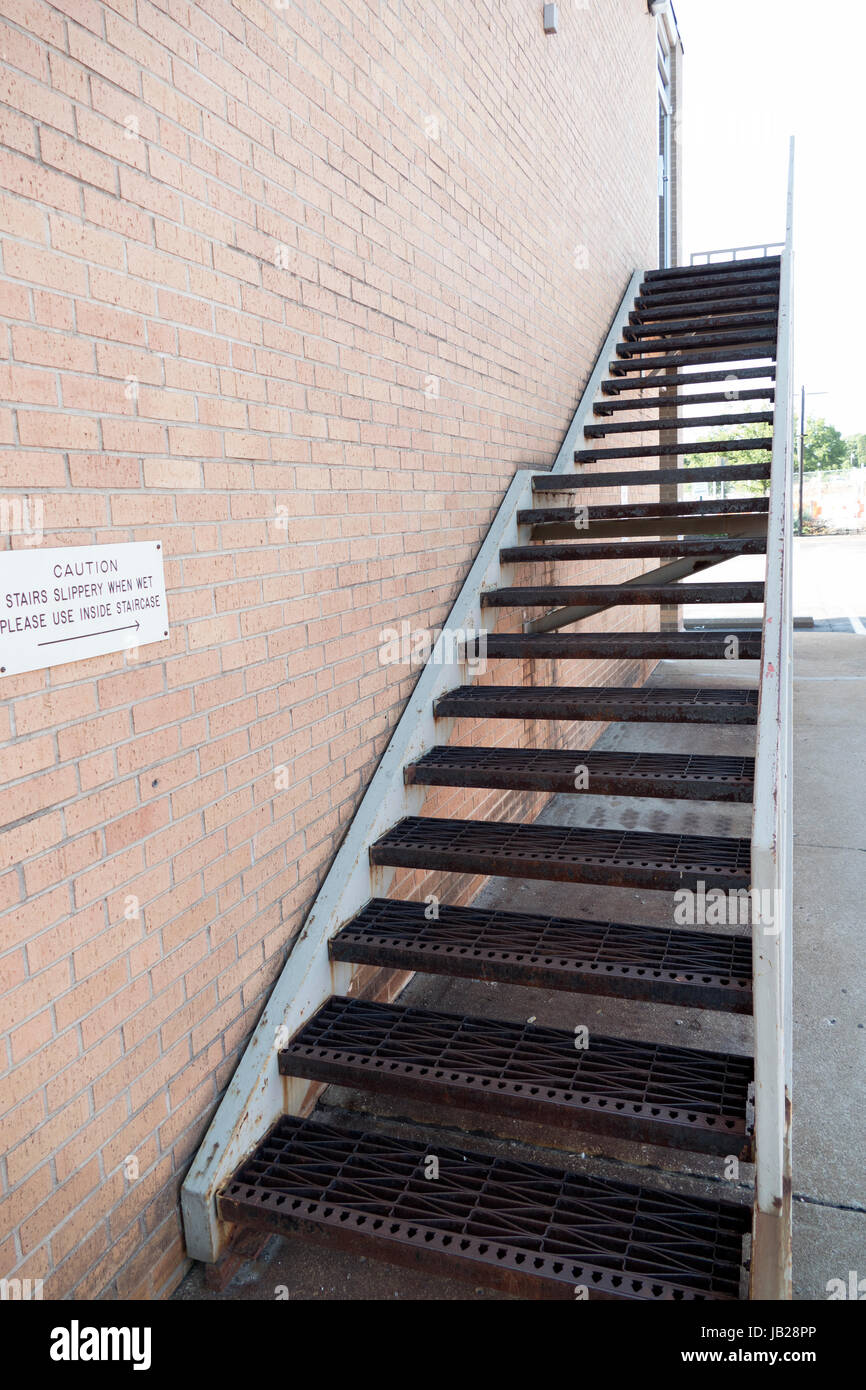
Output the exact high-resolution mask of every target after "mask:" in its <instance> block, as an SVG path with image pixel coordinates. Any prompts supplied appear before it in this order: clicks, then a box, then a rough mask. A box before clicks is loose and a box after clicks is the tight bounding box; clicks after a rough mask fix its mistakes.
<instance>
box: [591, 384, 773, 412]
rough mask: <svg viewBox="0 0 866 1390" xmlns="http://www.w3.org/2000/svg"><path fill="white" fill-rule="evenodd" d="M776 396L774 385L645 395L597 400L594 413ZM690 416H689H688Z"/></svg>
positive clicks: (709, 403)
mask: <svg viewBox="0 0 866 1390" xmlns="http://www.w3.org/2000/svg"><path fill="white" fill-rule="evenodd" d="M664 384H665V383H664V381H658V382H657V381H652V382H647V389H650V388H652V389H653V390H657V389H658V387H659V386H660V385H662V386H663V385H664ZM616 386H617V389H619V388H620V387H621V386H622V383H621V382H617V383H616ZM775 398H776V392H775V389H774V388H773V387H772V386H766V387H756V388H754V389H751V390H745V391H739V390H738V391H737V394H736V396H731V395H730V394H729V392H727V391H703V392H694V393H692V394H691V395H688V396H679V395H677V396H674V395H672V396H649V397H647V396H643V397H641V398H640V399H638V400H630V399H625V400H618V401H596V402H595V405H594V406H593V414H595V415H601V416H609V415H615V414H616V412H618V411H626V410H669V409H670V408H671V407H672V406H674V407H677V406H681V405H717V404H718V405H730V404H731V403H732V401H735V402H737V403H739V402H740V401H772V400H775ZM687 418H688V417H687Z"/></svg>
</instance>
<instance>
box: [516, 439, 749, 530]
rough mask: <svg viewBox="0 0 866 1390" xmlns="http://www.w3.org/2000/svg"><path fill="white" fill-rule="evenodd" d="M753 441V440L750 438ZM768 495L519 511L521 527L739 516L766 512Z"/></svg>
mask: <svg viewBox="0 0 866 1390" xmlns="http://www.w3.org/2000/svg"><path fill="white" fill-rule="evenodd" d="M749 442H750V443H752V442H753V441H751V440H750V441H749ZM768 508H769V498H768V497H703V498H700V499H699V500H697V501H694V502H679V501H678V502H619V503H611V504H610V505H609V506H589V507H584V508H582V509H580V508H579V505H578V506H577V507H574V506H572V507H522V508H521V509H520V511H518V513H517V520H518V523H519V524H520V525H521V526H543V525H545V524H550V523H553V522H561V521H562V522H566V523H571V524H574V523H575V522H576V521H579V520H582V519H584V518H585V519H586V520H587V521H627V520H628V519H629V518H630V517H659V516H666V517H692V516H716V515H723V516H738V515H740V514H750V513H755V512H767V510H768Z"/></svg>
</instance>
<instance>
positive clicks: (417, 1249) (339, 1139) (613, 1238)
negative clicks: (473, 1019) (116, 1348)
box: [219, 1116, 750, 1302]
mask: <svg viewBox="0 0 866 1390" xmlns="http://www.w3.org/2000/svg"><path fill="white" fill-rule="evenodd" d="M429 1152H430V1145H429V1142H428V1143H419V1142H418V1141H416V1140H411V1139H407V1138H403V1137H402V1136H401V1137H395V1136H392V1135H386V1134H379V1133H363V1132H359V1131H357V1130H346V1129H337V1128H335V1127H333V1126H329V1125H323V1124H321V1123H320V1122H318V1121H316V1120H311V1119H307V1120H298V1119H295V1118H292V1117H289V1116H285V1117H283V1118H282V1119H280V1120H278V1121H277V1123H276V1125H275V1126H274V1127H273V1128H272V1129H271V1131H270V1133H269V1134H268V1135H266V1137H265V1138H264V1139H263V1140H262V1141H261V1143H260V1144H259V1145H258V1146H257V1148H256V1149H255V1151H254V1152H253V1153H252V1154H251V1155H250V1156H249V1157H248V1158H247V1159H246V1160H245V1161H244V1163H243V1164H242V1165H241V1166H240V1168H239V1169H238V1170H237V1172H236V1173H235V1174H234V1176H233V1177H232V1179H231V1180H230V1181H229V1182H228V1183H227V1184H226V1186H225V1188H224V1189H223V1191H222V1192H221V1194H220V1196H219V1209H220V1215H221V1217H222V1218H223V1220H226V1221H237V1222H241V1223H244V1224H247V1225H251V1226H254V1227H257V1228H259V1229H263V1230H269V1231H274V1232H279V1233H283V1234H291V1235H293V1236H295V1237H299V1236H300V1237H305V1238H307V1239H310V1240H313V1241H315V1242H318V1243H324V1244H333V1245H337V1246H338V1247H340V1248H342V1249H347V1250H349V1251H351V1252H353V1253H354V1252H356V1253H358V1254H369V1255H371V1256H373V1257H374V1258H380V1259H384V1260H387V1261H390V1262H392V1263H396V1264H408V1265H413V1266H416V1267H417V1266H418V1265H419V1264H421V1265H423V1266H424V1267H425V1268H429V1269H431V1270H435V1271H438V1272H442V1273H446V1274H458V1275H462V1276H463V1277H465V1278H467V1279H469V1280H471V1281H473V1282H474V1283H475V1284H486V1285H489V1286H491V1287H494V1288H497V1289H501V1290H503V1291H504V1292H506V1293H510V1294H514V1295H520V1296H522V1297H534V1298H561V1299H568V1300H569V1301H570V1302H573V1301H574V1298H575V1288H576V1287H583V1288H585V1289H586V1291H587V1296H588V1297H589V1298H591V1299H600V1298H605V1299H608V1298H615V1299H627V1300H646V1301H649V1302H670V1301H691V1300H693V1299H701V1300H705V1299H736V1298H738V1297H739V1290H740V1280H741V1274H742V1264H743V1241H744V1237H745V1236H746V1235H747V1233H748V1230H749V1222H750V1212H749V1210H748V1208H746V1207H739V1206H735V1205H734V1204H733V1203H726V1202H719V1201H715V1200H711V1199H706V1198H703V1199H702V1198H695V1197H687V1196H681V1195H679V1194H676V1193H671V1192H662V1191H659V1190H657V1189H654V1188H651V1187H647V1186H642V1187H639V1186H634V1185H630V1184H626V1183H620V1182H613V1181H610V1180H609V1179H601V1178H596V1177H589V1176H586V1175H583V1174H572V1173H565V1172H562V1171H561V1170H557V1169H555V1168H549V1167H546V1166H542V1165H540V1164H535V1163H527V1162H522V1161H520V1160H515V1159H505V1158H493V1157H490V1156H489V1155H486V1154H477V1153H473V1152H469V1151H466V1150H464V1149H456V1148H449V1147H447V1146H445V1145H442V1144H440V1143H439V1142H438V1139H437V1142H436V1157H437V1159H438V1168H439V1173H438V1178H437V1180H436V1181H435V1182H431V1181H429V1180H428V1179H427V1177H426V1176H425V1170H426V1159H427V1157H428V1154H429Z"/></svg>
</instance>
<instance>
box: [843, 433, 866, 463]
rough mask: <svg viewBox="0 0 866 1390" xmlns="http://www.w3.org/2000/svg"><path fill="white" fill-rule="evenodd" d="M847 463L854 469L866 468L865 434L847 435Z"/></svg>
mask: <svg viewBox="0 0 866 1390" xmlns="http://www.w3.org/2000/svg"><path fill="white" fill-rule="evenodd" d="M845 448H846V449H847V450H848V462H849V463H851V464H853V466H854V467H855V468H866V434H849V436H848V438H847V439H846V440H845Z"/></svg>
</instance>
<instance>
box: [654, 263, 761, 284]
mask: <svg viewBox="0 0 866 1390" xmlns="http://www.w3.org/2000/svg"><path fill="white" fill-rule="evenodd" d="M781 265H782V257H781V256H743V257H741V258H739V259H737V258H736V257H734V259H733V260H730V261H707V262H706V263H705V264H704V265H666V266H660V267H659V268H658V269H656V270H647V271H646V272H645V278H646V279H647V280H652V281H653V282H654V283H657V282H658V281H659V280H676V281H680V280H689V279H693V278H694V277H695V276H698V275H730V274H731V273H732V272H736V273H744V272H748V271H753V270H761V269H766V270H768V271H769V270H776V271H778V270H779V269H780V268H781Z"/></svg>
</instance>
